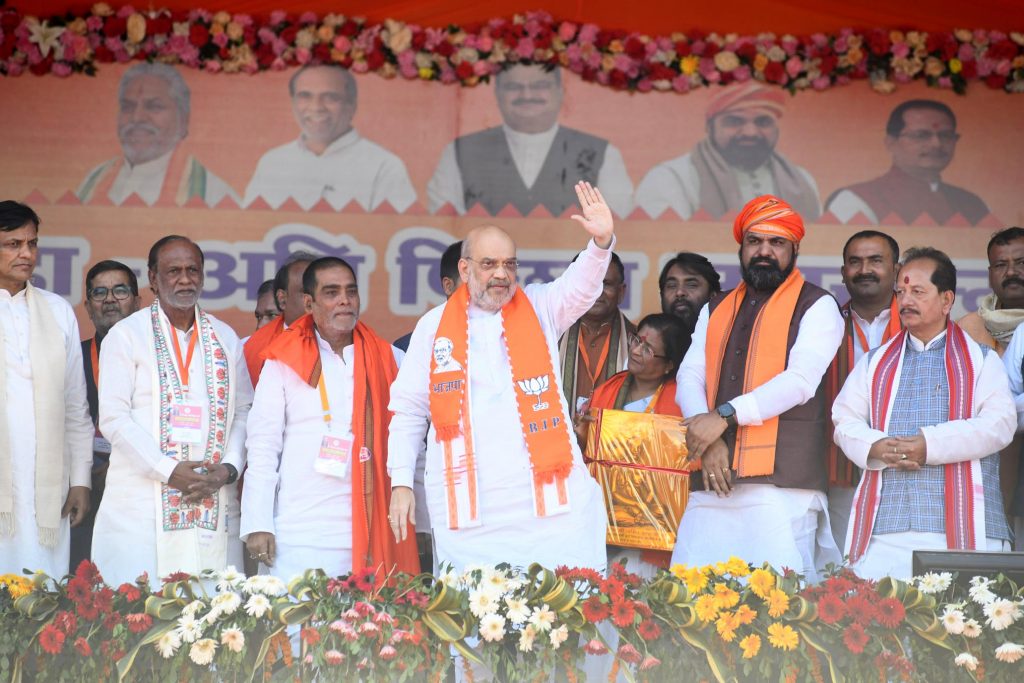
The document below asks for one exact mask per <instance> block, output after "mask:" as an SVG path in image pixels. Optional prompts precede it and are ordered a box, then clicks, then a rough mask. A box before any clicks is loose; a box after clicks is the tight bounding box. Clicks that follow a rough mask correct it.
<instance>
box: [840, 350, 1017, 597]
mask: <svg viewBox="0 0 1024 683" xmlns="http://www.w3.org/2000/svg"><path fill="white" fill-rule="evenodd" d="M945 337H946V332H945V331H943V332H941V333H940V334H939V335H938V336H936V337H935V338H934V339H932V340H930V341H929V342H928V343H927V344H924V343H922V342H921V341H920V340H918V339H916V338H915V337H913V336H911V335H910V334H908V335H907V344H908V346H910V347H912V348H914V349H916V350H917V351H919V352H920V351H924V350H925V349H930V348H933V347H934V346H935V345H936V344H939V343H944V341H945ZM965 339H966V342H967V346H968V348H969V350H970V358H971V362H972V364H973V367H974V391H973V397H974V403H973V405H972V413H971V415H972V416H971V417H969V418H967V419H960V420H949V421H946V422H942V423H940V424H934V425H930V426H923V427H921V428H920V434H921V436H923V437H924V440H925V444H926V464H927V465H946V464H950V463H956V462H964V461H978V460H981V459H982V458H985V457H989V456H991V455H992V454H996V456H995V457H996V458H998V457H999V456H998V453H999V451H1000V450H1002V449H1003V448H1005V447H1006V445H1007V444H1009V443H1010V441H1011V440H1012V439H1013V434H1014V430H1015V428H1016V425H1017V415H1016V410H1015V407H1014V401H1013V396H1012V394H1011V393H1010V389H1009V383H1008V381H1007V378H1006V371H1005V369H1004V368H1003V363H1002V360H1001V359H1000V358H999V355H998V354H996V353H995V352H994V351H992V352H989V353H983V352H982V350H981V347H980V346H979V345H978V344H977V343H976V342H975V341H974V340H972V339H971V338H970V337H969V336H966V335H965ZM886 348H888V346H882V347H880V348H879V349H877V350H875V351H874V352H873V354H872V355H871V356H869V358H868V360H867V361H863V362H859V363H857V365H856V366H855V367H854V369H853V372H852V373H850V376H849V377H848V378H847V380H846V383H845V384H844V385H843V389H842V391H840V392H839V396H837V397H836V401H835V403H834V404H833V406H832V420H833V422H835V426H836V429H835V441H836V444H837V445H838V446H839V447H840V448H842V449H843V453H845V454H846V457H848V458H849V459H850V460H852V461H853V462H854V463H856V464H857V466H858V467H860V468H861V469H864V470H885V469H886V468H888V465H887V464H886V463H885V462H884V461H882V460H876V459H874V458H868V452H869V451H870V450H871V446H872V444H874V443H875V442H876V441H878V440H879V439H884V438H886V437H887V436H888V434H887V433H886V432H883V431H880V430H878V429H875V428H873V427H872V425H871V401H872V394H871V382H872V377H873V376H874V374H875V370H876V369H877V367H878V361H879V360H880V359H881V357H882V352H883V350H884V349H886ZM901 362H902V361H901ZM900 369H901V368H898V369H897V370H896V376H895V378H894V383H893V387H892V391H891V397H892V399H893V400H894V399H895V397H896V394H897V390H898V389H899V383H900ZM975 474H976V476H977V478H976V479H975V485H976V487H977V488H979V489H980V488H981V487H982V479H981V474H980V470H979V471H978V472H976V473H975ZM997 484H998V482H997ZM864 487H865V480H864V479H863V478H862V479H861V483H860V485H859V486H858V487H857V494H856V495H858V496H859V495H861V492H862V490H863V489H864ZM885 495H886V489H885V486H884V484H883V485H882V488H881V496H885ZM980 498H981V500H980V501H979V502H980V508H977V507H976V508H975V510H974V515H975V519H976V521H978V522H980V523H981V528H982V530H984V527H985V524H984V520H985V516H986V515H985V512H986V510H985V500H986V498H987V496H980ZM855 500H856V496H855ZM945 504H949V501H945V503H944V505H945ZM999 512H1000V514H1002V510H1000V511H999ZM855 522H856V519H855V517H854V516H851V520H850V529H849V530H848V531H847V534H846V552H847V554H848V553H849V552H850V548H851V544H852V543H853V540H854V539H853V538H852V536H853V528H854V524H855ZM875 523H876V528H877V524H878V520H877V519H876V522H875ZM976 543H977V545H978V549H979V550H992V551H1000V550H1005V549H1008V548H1007V547H1005V545H1006V544H1004V542H1003V541H1002V540H1000V539H997V538H989V537H986V536H985V534H984V533H982V537H981V538H978V539H977V540H976ZM946 548H947V539H946V535H945V534H944V533H934V532H925V531H917V530H914V529H913V527H911V530H910V531H903V532H897V533H885V534H872V536H871V541H870V542H869V544H868V547H867V550H866V551H865V553H864V555H863V557H861V558H860V560H859V561H858V562H856V563H855V564H853V565H852V568H853V570H854V571H856V572H857V574H858V575H860V576H863V577H865V578H869V579H879V578H882V577H885V576H894V577H896V578H904V579H905V578H908V577H910V576H911V574H912V569H911V565H912V551H913V550H945V549H946Z"/></svg>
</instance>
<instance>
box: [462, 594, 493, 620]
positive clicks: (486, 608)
mask: <svg viewBox="0 0 1024 683" xmlns="http://www.w3.org/2000/svg"><path fill="white" fill-rule="evenodd" d="M497 609H498V601H497V600H495V599H494V596H493V595H491V594H490V593H489V592H488V591H485V590H474V591H470V593H469V611H470V612H472V613H473V616H475V617H476V618H477V619H482V618H483V617H484V615H485V614H493V613H494V612H496V611H497Z"/></svg>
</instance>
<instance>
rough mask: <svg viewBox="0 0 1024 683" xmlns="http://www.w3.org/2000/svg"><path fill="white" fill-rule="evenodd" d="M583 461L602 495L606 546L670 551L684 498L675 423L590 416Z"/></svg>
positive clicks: (649, 417)
mask: <svg viewBox="0 0 1024 683" xmlns="http://www.w3.org/2000/svg"><path fill="white" fill-rule="evenodd" d="M591 415H592V416H593V417H594V421H593V422H591V423H590V428H589V433H588V435H587V437H588V438H587V451H586V454H585V460H586V462H587V468H588V469H589V470H590V473H591V474H592V475H593V476H594V478H595V479H597V482H598V483H599V484H600V485H601V490H602V491H603V493H604V502H605V508H606V509H607V510H608V543H609V544H611V545H619V546H626V547H630V548H643V549H646V550H672V549H673V548H674V547H675V544H676V531H677V530H678V529H679V520H680V519H681V518H682V516H683V510H684V509H685V508H686V500H687V498H688V497H689V495H690V477H689V471H690V467H689V465H688V464H687V462H686V457H687V450H686V427H683V426H682V425H681V424H680V418H678V417H672V416H668V415H654V414H651V413H631V412H625V411H622V410H611V409H594V410H591Z"/></svg>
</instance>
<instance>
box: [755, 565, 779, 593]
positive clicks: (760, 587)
mask: <svg viewBox="0 0 1024 683" xmlns="http://www.w3.org/2000/svg"><path fill="white" fill-rule="evenodd" d="M773 588H775V575H774V574H772V573H771V572H770V571H768V570H767V569H755V570H754V571H753V572H752V573H751V574H750V590H752V591H754V595H756V596H757V597H759V598H767V597H768V591H770V590H771V589H773Z"/></svg>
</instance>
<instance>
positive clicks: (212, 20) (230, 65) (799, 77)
mask: <svg viewBox="0 0 1024 683" xmlns="http://www.w3.org/2000/svg"><path fill="white" fill-rule="evenodd" d="M131 60H152V61H161V62H167V63H171V64H183V65H185V66H189V67H192V68H197V69H203V70H205V71H208V72H212V73H218V72H225V73H239V72H241V73H255V72H258V71H263V70H268V69H271V70H280V69H285V68H288V67H293V66H297V65H302V64H309V63H336V64H340V65H342V66H344V67H346V68H349V69H351V70H352V71H354V72H356V73H368V72H373V73H377V74H379V75H381V76H384V77H385V78H393V77H396V76H401V77H402V78H406V79H420V80H428V81H431V80H438V81H441V82H442V83H460V84H462V85H465V86H472V85H476V84H478V83H481V82H486V81H487V80H488V79H489V78H490V76H492V75H494V74H495V73H497V72H498V71H499V70H501V69H502V68H503V67H504V66H506V65H509V64H516V63H533V64H545V65H550V66H556V65H559V66H562V67H565V68H567V69H569V70H570V71H572V72H573V73H576V74H578V75H580V76H581V77H582V78H583V80H585V81H596V82H597V83H601V84H602V85H606V86H609V87H612V88H615V89H618V90H630V91H638V92H648V91H651V90H660V91H674V92H687V91H689V90H692V89H694V88H699V87H704V86H710V85H715V84H719V85H726V84H728V83H731V82H742V81H747V80H752V79H753V80H758V81H762V82H765V83H770V84H774V85H778V86H780V87H783V88H786V89H788V90H790V91H791V92H796V91H797V90H805V89H814V90H825V89H827V88H829V87H832V86H834V85H844V84H847V83H849V82H850V81H851V80H853V79H863V78H870V80H871V84H872V86H873V87H874V88H875V89H876V90H878V91H880V92H891V91H892V90H893V89H895V87H896V86H897V84H900V83H909V82H911V81H914V80H923V81H925V82H927V83H928V85H930V86H934V87H938V88H950V89H952V90H954V91H956V92H958V93H963V92H965V90H966V88H967V84H968V83H969V82H971V81H983V82H984V83H985V84H986V85H987V86H988V87H990V88H996V89H1002V90H1005V91H1007V92H1024V34H1022V33H1016V32H1012V33H1006V32H1001V31H995V30H993V31H986V30H968V29H959V30H956V31H953V32H938V33H927V32H924V31H906V32H904V31H898V30H892V31H890V30H885V29H873V30H867V31H860V30H852V29H843V30H842V31H840V32H839V33H837V34H834V35H826V34H824V33H816V34H813V35H810V36H791V35H784V36H781V37H779V36H776V35H774V34H771V33H764V34H759V35H757V36H739V35H736V34H726V35H720V34H717V33H710V34H703V33H697V32H691V33H688V34H683V33H672V34H670V35H664V36H655V37H652V36H648V35H644V34H640V33H630V32H627V31H621V30H608V29H602V28H600V27H598V26H596V25H594V24H579V23H575V22H570V21H557V20H554V19H552V17H551V16H550V15H548V14H545V13H542V12H535V13H529V14H526V15H522V16H516V17H514V18H513V19H511V20H509V19H493V20H491V21H489V22H487V23H486V24H483V25H472V26H462V27H459V26H449V27H448V28H423V27H420V26H416V25H412V24H405V23H402V22H398V21H392V20H387V21H385V22H384V23H382V24H367V23H366V21H365V20H364V19H362V18H359V17H345V16H342V15H339V14H328V15H326V16H323V17H318V16H317V15H316V14H315V13H312V12H307V13H304V14H300V15H298V16H295V15H290V14H288V13H286V12H284V11H276V12H272V13H271V14H270V15H269V17H267V18H265V19H258V18H256V17H252V16H249V15H246V14H234V15H232V14H229V13H227V12H218V13H216V14H214V13H211V12H208V11H206V10H201V9H197V10H191V11H189V12H171V11H168V10H165V9H164V10H136V9H135V8H134V7H132V6H131V5H125V6H123V7H121V8H120V9H118V10H116V11H115V10H114V9H113V8H111V7H110V6H109V5H108V4H106V3H97V4H95V5H93V7H92V9H91V11H90V12H89V14H88V15H84V16H75V15H72V14H67V15H64V16H58V17H50V18H48V19H45V20H40V19H39V18H37V17H34V16H29V15H24V14H22V13H20V12H19V11H18V10H16V9H5V10H2V13H0V74H4V75H8V76H17V75H20V74H22V73H23V72H24V71H25V70H28V71H30V72H32V73H33V74H36V75H42V74H48V73H52V74H55V75H57V76H69V75H71V74H73V73H85V74H93V73H95V71H96V68H97V65H98V64H106V63H113V62H128V61H131Z"/></svg>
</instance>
